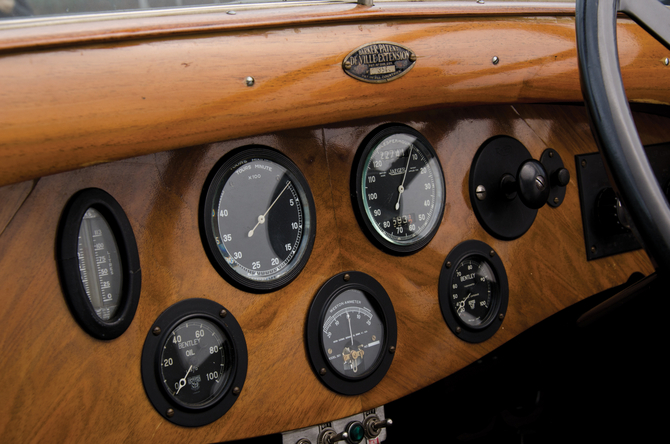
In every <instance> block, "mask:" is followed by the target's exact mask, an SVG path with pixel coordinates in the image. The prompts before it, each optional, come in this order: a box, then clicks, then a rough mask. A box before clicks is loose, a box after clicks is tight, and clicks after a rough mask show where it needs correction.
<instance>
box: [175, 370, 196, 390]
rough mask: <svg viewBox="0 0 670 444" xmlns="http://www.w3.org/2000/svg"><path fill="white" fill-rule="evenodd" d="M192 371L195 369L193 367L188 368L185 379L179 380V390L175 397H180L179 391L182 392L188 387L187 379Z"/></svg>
mask: <svg viewBox="0 0 670 444" xmlns="http://www.w3.org/2000/svg"><path fill="white" fill-rule="evenodd" d="M191 369H193V366H192V365H191V366H190V367H189V368H188V371H187V372H186V374H185V375H184V377H183V378H181V379H180V380H179V388H178V389H177V393H175V395H178V394H179V390H181V389H182V388H183V387H184V386H185V385H186V378H187V377H188V374H189V373H191Z"/></svg>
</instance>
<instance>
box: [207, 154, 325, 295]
mask: <svg viewBox="0 0 670 444" xmlns="http://www.w3.org/2000/svg"><path fill="white" fill-rule="evenodd" d="M201 224H202V232H203V241H204V244H205V247H206V249H207V252H208V254H209V257H210V260H211V262H212V264H214V266H215V267H216V269H217V270H218V271H219V273H220V274H221V275H222V276H223V277H224V278H226V279H228V280H229V281H230V282H231V283H232V284H234V285H237V286H239V287H242V288H243V289H245V290H251V291H270V290H274V289H277V288H279V287H282V286H283V285H286V284H287V283H289V282H290V281H291V280H292V279H294V278H295V277H296V276H297V275H298V273H300V271H301V270H302V268H303V267H304V266H305V264H306V263H307V259H308V258H309V254H310V252H311V250H312V245H313V243H314V235H315V232H316V212H315V208H314V200H313V198H312V194H311V192H310V190H309V186H308V184H307V181H306V180H305V178H304V177H303V175H302V174H301V172H300V170H299V169H298V167H297V166H296V165H295V164H294V163H293V162H291V161H290V160H289V159H288V158H287V157H286V156H284V155H282V154H280V153H278V152H276V151H274V150H271V149H269V148H265V147H259V146H254V147H247V148H244V149H242V150H239V151H236V152H234V153H232V155H228V156H226V157H224V158H223V159H222V161H221V162H220V163H219V165H218V166H217V167H215V168H214V170H213V172H212V174H211V175H210V179H209V180H208V184H207V186H206V187H205V198H204V204H203V208H202V210H201Z"/></svg>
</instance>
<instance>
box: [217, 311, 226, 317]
mask: <svg viewBox="0 0 670 444" xmlns="http://www.w3.org/2000/svg"><path fill="white" fill-rule="evenodd" d="M227 314H228V312H227V311H226V310H221V311H220V312H219V316H221V317H222V318H225V317H226V315H227Z"/></svg>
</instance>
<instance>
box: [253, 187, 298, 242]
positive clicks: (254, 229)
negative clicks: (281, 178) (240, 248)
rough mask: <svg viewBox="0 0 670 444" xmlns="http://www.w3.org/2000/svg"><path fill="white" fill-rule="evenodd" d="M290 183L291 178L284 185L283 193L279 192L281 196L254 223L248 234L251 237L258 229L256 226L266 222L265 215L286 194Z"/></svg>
mask: <svg viewBox="0 0 670 444" xmlns="http://www.w3.org/2000/svg"><path fill="white" fill-rule="evenodd" d="M289 185H291V181H290V180H289V181H287V182H286V186H285V187H284V189H283V190H281V193H279V196H277V198H276V199H275V200H274V202H272V204H271V205H270V207H269V208H268V209H267V211H266V212H265V213H264V214H261V215H260V216H258V222H256V225H254V227H253V228H252V229H251V230H249V234H248V236H249V237H251V236H253V235H254V231H256V227H258V225H260V224H264V223H265V216H267V215H268V213H269V212H270V210H271V209H272V207H273V206H274V205H275V204H276V203H277V201H278V200H279V198H280V197H281V195H282V194H284V191H286V188H288V186H289Z"/></svg>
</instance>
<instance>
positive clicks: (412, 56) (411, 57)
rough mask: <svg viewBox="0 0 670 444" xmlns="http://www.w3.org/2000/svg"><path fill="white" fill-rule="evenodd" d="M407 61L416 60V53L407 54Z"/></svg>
mask: <svg viewBox="0 0 670 444" xmlns="http://www.w3.org/2000/svg"><path fill="white" fill-rule="evenodd" d="M409 61H410V62H416V54H410V55H409Z"/></svg>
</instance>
